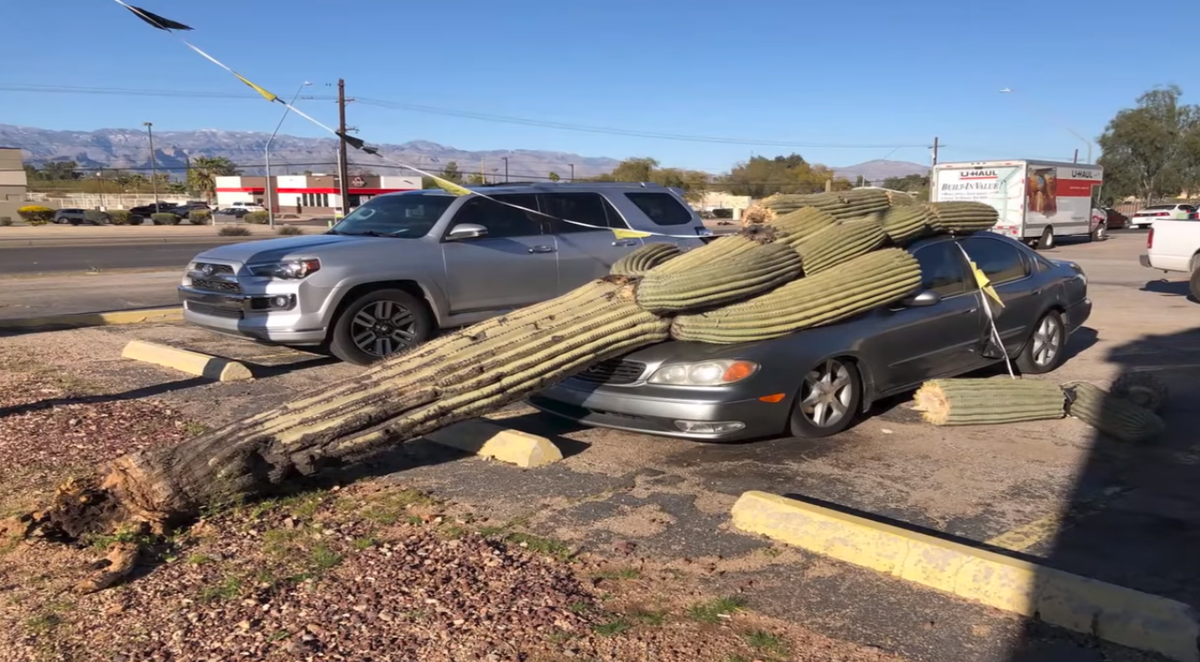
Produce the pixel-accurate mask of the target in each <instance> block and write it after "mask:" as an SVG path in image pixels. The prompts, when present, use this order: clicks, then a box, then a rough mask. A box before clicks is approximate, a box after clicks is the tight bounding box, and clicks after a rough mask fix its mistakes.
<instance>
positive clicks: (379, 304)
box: [329, 290, 434, 366]
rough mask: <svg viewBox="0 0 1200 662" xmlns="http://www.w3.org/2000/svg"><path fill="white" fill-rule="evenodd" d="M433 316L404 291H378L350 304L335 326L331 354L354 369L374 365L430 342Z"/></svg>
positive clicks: (331, 337) (330, 342)
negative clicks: (398, 353)
mask: <svg viewBox="0 0 1200 662" xmlns="http://www.w3.org/2000/svg"><path fill="white" fill-rule="evenodd" d="M433 327H434V323H433V315H431V314H430V312H429V307H428V306H426V305H425V302H424V301H422V300H420V299H418V298H417V297H414V296H413V295H411V294H409V293H408V292H405V291H404V290H375V291H374V292H368V293H366V294H364V295H362V296H361V297H358V298H357V299H355V300H354V301H351V302H350V304H349V305H347V306H346V309H345V310H344V311H342V314H341V315H340V316H338V319H337V322H335V323H334V325H333V332H332V334H331V335H330V339H329V351H330V353H332V354H333V355H334V356H336V357H338V358H339V359H341V360H343V361H345V362H346V363H353V364H354V365H362V366H365V365H371V364H372V363H376V362H378V361H381V360H382V359H384V358H386V357H387V356H390V355H392V354H395V353H397V352H400V351H403V350H405V349H408V348H410V347H414V346H416V345H418V344H420V343H423V342H425V341H426V340H428V339H429V338H430V337H431V336H432V335H433V331H434V328H433Z"/></svg>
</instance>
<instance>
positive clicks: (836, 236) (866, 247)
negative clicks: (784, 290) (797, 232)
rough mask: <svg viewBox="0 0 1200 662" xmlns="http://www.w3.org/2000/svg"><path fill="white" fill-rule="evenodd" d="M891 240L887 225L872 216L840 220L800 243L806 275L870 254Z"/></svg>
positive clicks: (797, 247) (799, 249)
mask: <svg viewBox="0 0 1200 662" xmlns="http://www.w3.org/2000/svg"><path fill="white" fill-rule="evenodd" d="M885 241H887V236H886V235H884V233H883V228H882V227H881V226H880V225H879V223H877V222H875V221H874V220H872V219H869V218H867V219H852V220H848V221H838V222H837V223H836V224H834V225H831V226H829V227H827V228H825V229H823V230H820V231H818V232H816V233H814V234H813V235H812V236H810V237H809V238H807V239H805V240H803V241H801V242H800V243H798V244H796V246H795V248H796V252H798V253H800V257H801V258H802V260H803V265H804V275H805V276H812V275H814V274H818V273H821V272H822V271H826V270H828V269H829V268H831V267H834V266H837V265H839V264H841V263H843V262H846V261H847V260H852V259H854V258H856V257H858V256H859V255H863V254H865V253H869V252H871V251H873V250H875V249H876V248H879V247H880V246H882V245H883V243H884V242H885Z"/></svg>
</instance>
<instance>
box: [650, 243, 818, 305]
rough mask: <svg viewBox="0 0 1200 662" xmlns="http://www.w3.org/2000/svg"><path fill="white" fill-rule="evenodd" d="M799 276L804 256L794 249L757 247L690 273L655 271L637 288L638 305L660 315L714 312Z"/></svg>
mask: <svg viewBox="0 0 1200 662" xmlns="http://www.w3.org/2000/svg"><path fill="white" fill-rule="evenodd" d="M710 245H711V244H710ZM668 264H669V263H668ZM799 276H800V256H799V255H798V254H797V253H796V251H794V250H792V249H791V247H789V246H787V245H785V244H754V246H753V247H752V248H751V249H750V250H748V251H745V252H742V253H738V254H736V255H733V256H730V257H728V258H726V259H723V260H720V261H716V262H710V263H708V264H705V265H702V266H699V267H696V268H695V269H689V270H687V271H677V272H661V271H659V270H658V269H651V270H650V271H648V272H646V275H645V276H643V277H642V280H641V282H640V283H638V285H637V304H638V305H639V306H641V307H642V308H644V309H646V310H649V311H650V312H653V313H660V314H666V313H676V312H680V311H685V310H696V309H703V308H712V307H715V306H723V305H725V304H727V303H733V302H735V301H741V300H742V299H745V298H747V297H752V296H754V295H756V294H761V293H763V292H766V291H768V290H770V289H773V288H775V287H777V286H779V285H782V284H784V283H786V282H788V281H790V280H794V279H796V278H797V277H799Z"/></svg>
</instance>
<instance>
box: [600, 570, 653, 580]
mask: <svg viewBox="0 0 1200 662" xmlns="http://www.w3.org/2000/svg"><path fill="white" fill-rule="evenodd" d="M641 576H642V571H641V570H639V569H637V568H628V567H627V568H610V569H607V570H601V571H600V572H597V573H596V574H595V575H594V577H595V578H596V579H637V578H638V577H641Z"/></svg>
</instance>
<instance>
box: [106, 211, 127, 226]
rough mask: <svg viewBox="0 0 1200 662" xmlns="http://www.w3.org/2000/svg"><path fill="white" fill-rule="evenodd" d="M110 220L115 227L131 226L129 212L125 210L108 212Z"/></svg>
mask: <svg viewBox="0 0 1200 662" xmlns="http://www.w3.org/2000/svg"><path fill="white" fill-rule="evenodd" d="M108 219H109V220H110V221H112V224H113V225H129V212H128V211H125V210H124V209H114V210H112V211H110V212H108Z"/></svg>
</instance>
